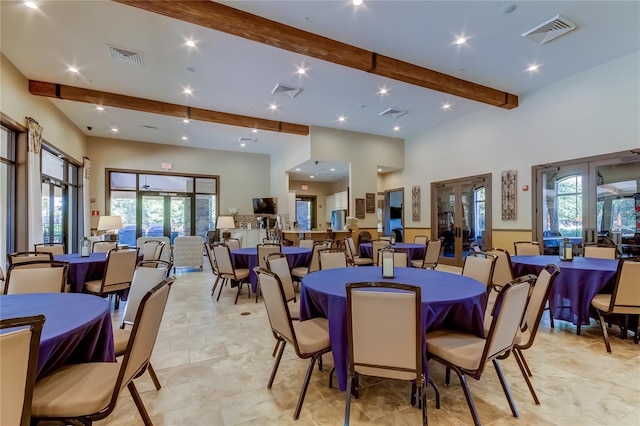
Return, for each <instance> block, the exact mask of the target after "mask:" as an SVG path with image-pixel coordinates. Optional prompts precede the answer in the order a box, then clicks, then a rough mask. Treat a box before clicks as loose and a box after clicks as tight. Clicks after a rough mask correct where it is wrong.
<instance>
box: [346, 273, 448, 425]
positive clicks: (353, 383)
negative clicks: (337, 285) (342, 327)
mask: <svg viewBox="0 0 640 426" xmlns="http://www.w3.org/2000/svg"><path fill="white" fill-rule="evenodd" d="M376 289H385V290H387V289H396V290H398V291H394V292H390V291H375V290H376ZM380 312H384V313H385V314H384V315H380ZM347 335H348V342H349V354H350V356H349V375H348V379H347V391H346V404H345V415H344V424H345V425H348V424H349V417H350V411H351V410H350V408H351V395H352V393H354V391H355V393H356V395H355V396H356V397H357V396H358V395H357V392H358V390H359V389H360V386H359V377H360V375H365V376H375V377H384V378H390V379H399V380H412V381H415V382H414V384H412V388H413V389H414V390H415V389H417V393H418V395H419V399H420V406H421V407H422V424H423V425H426V424H427V404H426V386H427V381H426V378H425V374H424V371H423V356H422V355H423V352H422V350H423V349H422V341H423V334H422V296H421V289H420V287H418V286H412V285H406V284H396V283H387V282H367V283H350V284H347ZM436 397H437V399H436V401H437V403H438V405H439V395H438V393H437V389H436ZM411 402H412V404H413V403H414V402H415V391H413V392H412V395H411Z"/></svg>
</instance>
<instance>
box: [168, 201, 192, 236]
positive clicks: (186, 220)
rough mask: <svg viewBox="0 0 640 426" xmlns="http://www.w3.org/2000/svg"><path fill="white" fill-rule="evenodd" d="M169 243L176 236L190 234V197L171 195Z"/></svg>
mask: <svg viewBox="0 0 640 426" xmlns="http://www.w3.org/2000/svg"><path fill="white" fill-rule="evenodd" d="M170 212H171V218H170V222H171V245H173V240H174V239H175V238H176V237H178V236H181V237H182V236H186V235H191V198H190V197H182V196H171V210H170Z"/></svg>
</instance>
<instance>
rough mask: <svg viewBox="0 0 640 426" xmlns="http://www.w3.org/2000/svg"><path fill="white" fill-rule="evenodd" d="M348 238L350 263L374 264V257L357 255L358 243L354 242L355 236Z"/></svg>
mask: <svg viewBox="0 0 640 426" xmlns="http://www.w3.org/2000/svg"><path fill="white" fill-rule="evenodd" d="M346 240H347V241H346V242H345V248H346V253H347V258H348V260H349V263H350V264H352V265H353V266H365V265H373V259H372V258H371V257H360V256H358V255H356V245H355V243H354V242H353V237H347V238H346Z"/></svg>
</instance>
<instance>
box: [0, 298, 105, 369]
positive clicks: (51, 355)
mask: <svg viewBox="0 0 640 426" xmlns="http://www.w3.org/2000/svg"><path fill="white" fill-rule="evenodd" d="M40 314H42V315H44V316H45V322H44V327H43V329H42V336H41V338H40V351H39V354H38V368H37V373H36V378H41V377H43V376H45V375H46V374H47V373H49V372H52V371H54V370H56V369H57V368H59V367H60V366H62V365H64V364H81V363H85V362H115V360H116V358H115V352H114V347H113V330H112V327H111V314H110V312H109V303H108V302H107V299H103V298H101V297H98V296H93V295H90V294H80V293H30V294H8V295H4V296H0V319H6V318H20V317H28V316H33V315H40Z"/></svg>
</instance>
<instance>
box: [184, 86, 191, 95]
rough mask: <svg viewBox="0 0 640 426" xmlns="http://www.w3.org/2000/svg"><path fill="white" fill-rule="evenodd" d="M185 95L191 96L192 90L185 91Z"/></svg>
mask: <svg viewBox="0 0 640 426" xmlns="http://www.w3.org/2000/svg"><path fill="white" fill-rule="evenodd" d="M184 93H185V94H186V95H190V94H191V93H192V92H191V89H189V88H188V87H187V88H186V89H184Z"/></svg>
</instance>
